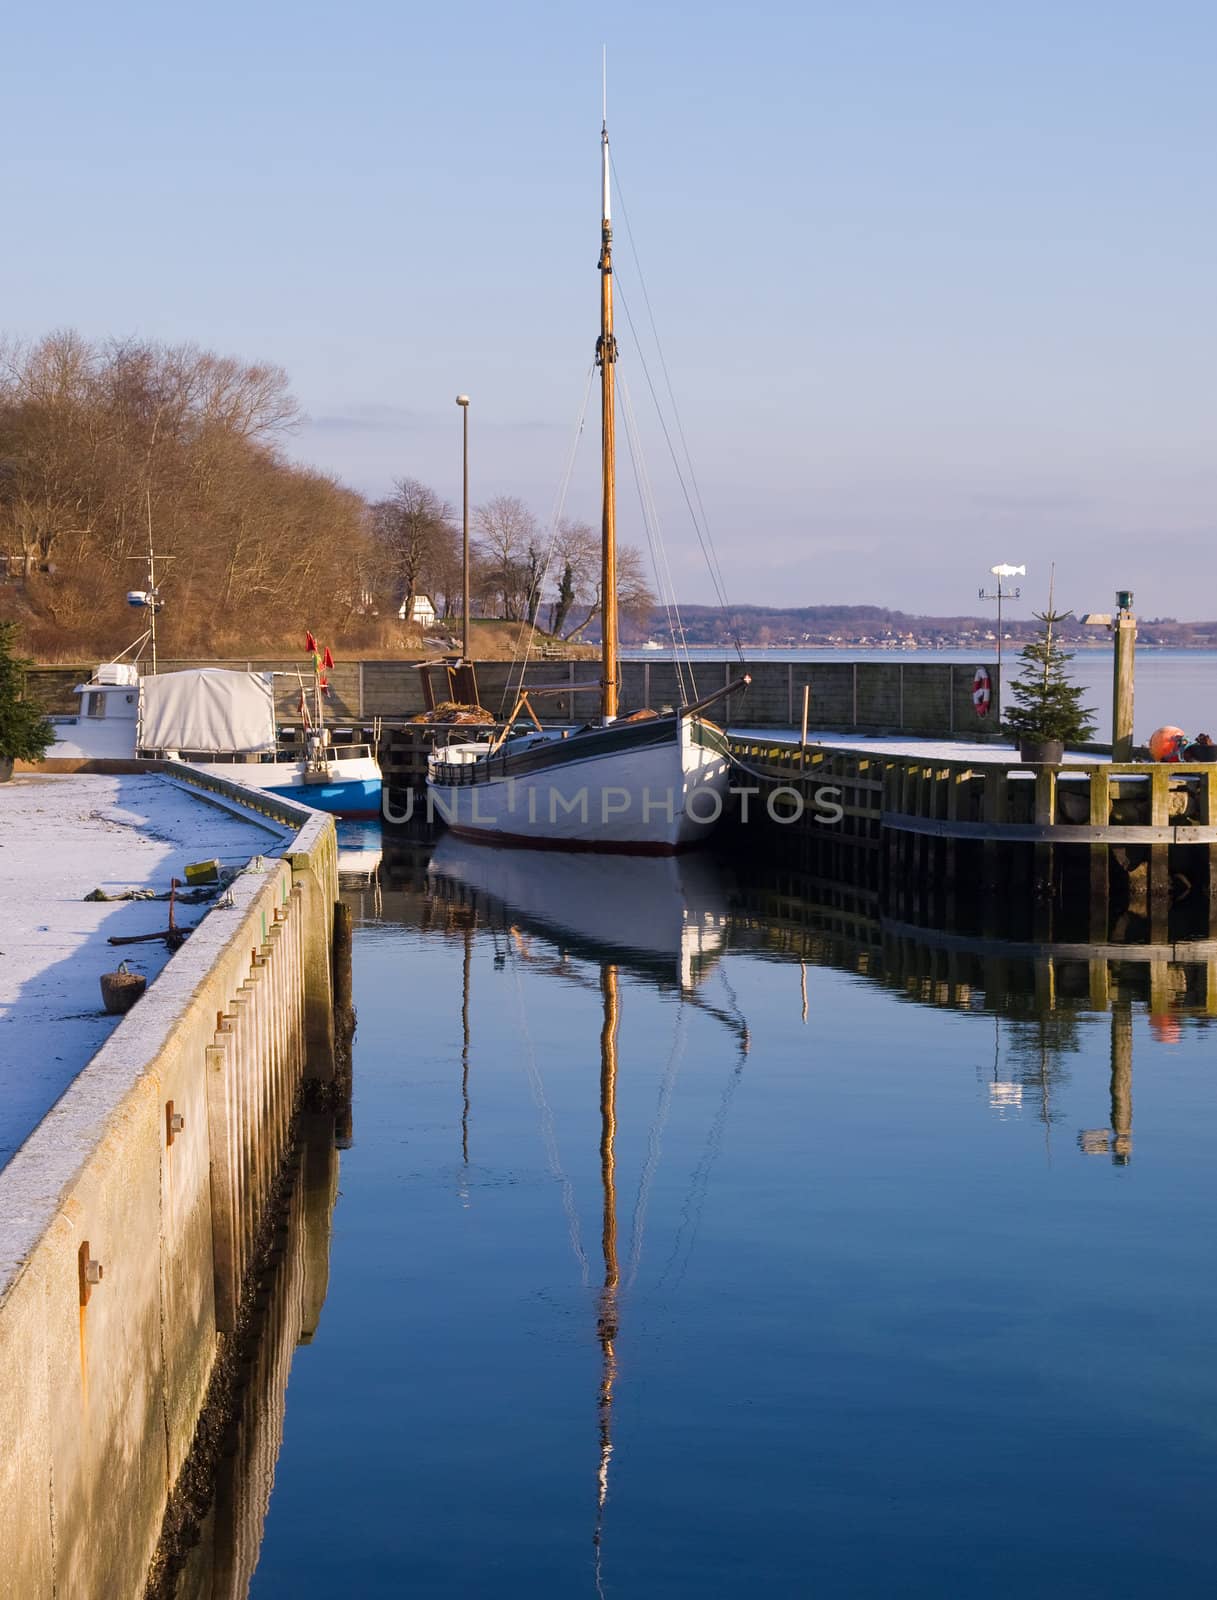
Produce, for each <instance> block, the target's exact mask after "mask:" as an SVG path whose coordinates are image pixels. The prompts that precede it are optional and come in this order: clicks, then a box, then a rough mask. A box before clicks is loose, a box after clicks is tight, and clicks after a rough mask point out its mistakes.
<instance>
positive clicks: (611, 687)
mask: <svg viewBox="0 0 1217 1600" xmlns="http://www.w3.org/2000/svg"><path fill="white" fill-rule="evenodd" d="M600 155H601V163H602V168H603V182H602V186H601V208H600V337H599V339H597V341H596V364H597V365H598V366H599V368H600V437H601V445H602V451H603V461H602V464H601V471H602V476H603V484H604V503H603V511H602V515H601V523H600V596H601V600H600V606H601V609H600V620H601V626H602V629H603V635H604V645H603V648H602V650H601V662H602V667H601V678H600V686H601V710H602V713H603V717H604V720H605V722H611V721H612V720H613V719H614V718H615V717H616V715H617V485H616V477H615V474H616V443H615V440H614V431H613V367H614V363H615V362H616V360H617V341H616V339H614V337H613V229H612V224H611V222H610V220H609V215H610V214H609V141H608V122H607V119H606V121H605V123H604V125H603V126H602V128H601V130H600Z"/></svg>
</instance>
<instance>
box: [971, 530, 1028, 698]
mask: <svg viewBox="0 0 1217 1600" xmlns="http://www.w3.org/2000/svg"><path fill="white" fill-rule="evenodd" d="M989 571H990V572H991V573H992V574H993V576H994V577H995V578H996V579H997V593H996V594H989V593H988V592H987V591H986V589H985V587H984V585H983V584H982V585H981V587H980V598H981V599H982V600H996V601H997V687H998V693H999V694H1000V693H1001V603H1002V601H1003V600H1017V599H1018V598H1019V597H1020V596H1021V595H1022V592H1023V591H1022V590H1021V589H1003V588H1002V586H1001V581H1002V579H1003V578H1025V577H1026V576H1027V569H1026V567H1012V566H1011V565H1010V563H1009V562H1008V561H1002V562H999V563H998V565H997V566H995V567H990V568H989Z"/></svg>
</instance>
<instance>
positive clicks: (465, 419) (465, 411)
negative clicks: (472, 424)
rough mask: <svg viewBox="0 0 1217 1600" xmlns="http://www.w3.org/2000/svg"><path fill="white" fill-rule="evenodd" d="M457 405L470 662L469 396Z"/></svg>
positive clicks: (464, 636) (465, 646)
mask: <svg viewBox="0 0 1217 1600" xmlns="http://www.w3.org/2000/svg"><path fill="white" fill-rule="evenodd" d="M456 403H457V405H458V406H460V408H461V423H462V426H461V433H462V450H461V462H462V467H463V476H464V486H463V492H462V498H461V508H462V518H461V525H462V542H461V656H462V658H463V659H464V660H465V661H468V660H469V396H468V395H467V394H458V395H457V397H456Z"/></svg>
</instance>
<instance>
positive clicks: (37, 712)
mask: <svg viewBox="0 0 1217 1600" xmlns="http://www.w3.org/2000/svg"><path fill="white" fill-rule="evenodd" d="M16 637H17V624H16V623H15V622H0V783H5V782H7V781H8V779H9V778H11V777H12V775H13V762H14V761H41V760H42V758H43V756H44V755H45V754H46V753H47V751H48V749H49V748H50V747H51V745H53V744H54V743H55V730H54V728H52V726H51V724H50V723H49V722H48V721H47V719H46V717H45V715H44V714H43V710H42V707H41V706H40V705H39V704H38V703H37V701H35V700H27V699H26V698H25V669H26V667H27V666H28V665H29V662H28V661H22V660H21V659H20V658H19V657H17V656H15V655H14V654H13V645H14V643H15V641H16Z"/></svg>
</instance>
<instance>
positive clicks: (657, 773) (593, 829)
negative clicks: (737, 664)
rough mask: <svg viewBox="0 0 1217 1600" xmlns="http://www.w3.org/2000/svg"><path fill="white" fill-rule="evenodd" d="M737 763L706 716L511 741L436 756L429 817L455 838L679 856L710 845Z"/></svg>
mask: <svg viewBox="0 0 1217 1600" xmlns="http://www.w3.org/2000/svg"><path fill="white" fill-rule="evenodd" d="M729 776H730V761H729V758H728V756H727V752H726V744H725V740H724V738H723V735H722V733H721V730H719V729H718V728H716V727H715V726H714V724H713V723H709V722H706V721H704V720H703V719H701V718H699V717H679V718H656V719H654V722H640V723H632V724H626V723H616V724H613V725H612V726H610V727H608V728H603V729H594V730H590V731H588V732H584V733H580V734H576V735H574V736H573V737H571V738H570V739H567V740H558V739H554V738H532V737H526V738H523V739H517V740H512V741H511V742H510V744H509V745H508V746H506V747H505V748H504V750H503V751H502V752H501V753H500V754H499V755H497V756H489V757H488V756H487V754H486V746H485V745H484V744H467V745H456V746H450V747H449V748H448V749H447V750H443V751H437V752H436V754H435V756H433V757H432V761H431V766H430V771H429V775H428V779H427V789H428V795H429V799H430V803H431V808H432V811H433V812H434V814H435V815H436V817H438V818H439V819H440V820H442V821H444V822H446V823H447V824H448V826H449V827H450V828H451V829H452V831H453V832H454V833H456V834H458V835H459V836H462V837H466V838H477V839H483V840H485V841H486V842H488V843H490V842H497V843H500V844H510V845H524V846H531V847H533V848H550V849H555V848H556V849H570V850H610V851H634V852H639V853H649V854H659V855H666V854H671V853H672V852H674V851H676V850H684V849H687V848H689V847H690V846H693V845H697V844H701V843H703V842H704V841H705V840H706V839H707V838H708V837H709V836H710V833H711V832H712V830H713V827H714V825H715V823H716V822H717V821H718V818H719V815H720V814H721V811H722V808H723V800H724V796H725V794H726V790H727V784H728V779H729Z"/></svg>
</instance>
